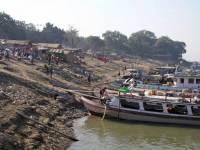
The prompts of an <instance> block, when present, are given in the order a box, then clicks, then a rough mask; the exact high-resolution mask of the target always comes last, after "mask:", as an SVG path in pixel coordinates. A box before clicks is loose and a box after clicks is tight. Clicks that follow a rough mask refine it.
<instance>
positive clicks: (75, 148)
mask: <svg viewBox="0 0 200 150" xmlns="http://www.w3.org/2000/svg"><path fill="white" fill-rule="evenodd" d="M74 130H75V134H76V136H77V137H78V139H79V140H80V141H79V142H75V143H73V144H72V145H71V147H70V148H69V150H200V128H194V127H184V126H167V125H158V124H145V123H133V122H132V123H130V122H122V121H116V120H107V119H104V120H103V121H101V118H99V117H95V116H89V117H84V118H81V119H78V120H76V121H75V122H74Z"/></svg>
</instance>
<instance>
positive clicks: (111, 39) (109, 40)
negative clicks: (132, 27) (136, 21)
mask: <svg viewBox="0 0 200 150" xmlns="http://www.w3.org/2000/svg"><path fill="white" fill-rule="evenodd" d="M102 36H103V38H104V42H105V46H106V48H108V49H115V50H117V51H121V52H122V51H123V50H124V51H127V50H128V49H129V47H128V38H127V36H126V35H124V34H122V33H120V32H119V31H114V32H112V31H106V32H105V33H103V35H102Z"/></svg>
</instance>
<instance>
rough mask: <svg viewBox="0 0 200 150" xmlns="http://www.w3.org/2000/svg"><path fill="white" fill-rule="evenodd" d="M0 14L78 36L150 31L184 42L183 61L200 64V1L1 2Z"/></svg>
mask: <svg viewBox="0 0 200 150" xmlns="http://www.w3.org/2000/svg"><path fill="white" fill-rule="evenodd" d="M0 11H1V12H2V11H3V12H5V13H7V14H9V15H11V17H13V18H14V19H16V20H21V21H26V23H34V24H35V25H37V27H38V28H42V27H43V26H44V25H45V23H46V22H51V23H53V24H54V25H56V26H58V27H60V28H63V29H68V28H69V26H73V27H75V28H76V29H78V30H79V35H81V36H89V35H96V36H101V35H102V33H104V32H105V31H107V30H111V31H114V30H117V31H120V32H121V33H123V34H125V35H127V36H130V35H131V34H132V33H134V32H137V31H140V30H143V29H145V30H150V31H152V32H154V33H155V34H156V36H157V37H160V36H162V35H164V36H168V37H170V38H171V39H173V40H177V41H183V42H185V43H186V45H187V47H186V49H187V53H186V54H185V55H184V58H185V59H187V60H192V61H200V49H199V48H200V38H199V35H200V0H0Z"/></svg>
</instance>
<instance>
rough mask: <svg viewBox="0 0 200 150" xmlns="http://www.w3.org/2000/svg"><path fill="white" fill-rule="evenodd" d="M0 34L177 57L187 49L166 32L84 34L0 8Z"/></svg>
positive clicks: (130, 53) (76, 45)
mask: <svg viewBox="0 0 200 150" xmlns="http://www.w3.org/2000/svg"><path fill="white" fill-rule="evenodd" d="M0 38H3V39H14V40H31V41H33V42H46V43H60V44H63V45H65V46H66V47H71V48H82V49H91V50H93V51H100V50H104V51H107V52H110V53H112V52H115V53H117V54H128V55H134V56H140V57H144V58H147V57H148V58H157V59H164V58H170V59H171V60H178V59H179V58H180V57H181V56H182V54H184V53H186V49H185V47H186V44H185V43H184V42H181V41H174V40H172V39H170V38H169V37H167V36H161V37H159V38H157V37H156V36H155V34H154V33H153V32H151V31H147V30H141V31H138V32H135V33H132V34H131V35H130V36H129V37H127V36H126V35H125V34H123V33H121V32H119V31H106V32H105V33H103V34H102V38H100V37H98V36H88V37H81V36H79V31H78V30H77V29H75V28H73V27H70V28H69V29H67V30H64V29H61V28H59V27H57V26H55V25H53V24H52V23H49V22H48V23H46V25H45V26H44V28H43V29H42V30H39V29H37V28H36V26H35V25H34V24H32V23H28V24H27V23H25V22H24V21H19V20H15V19H13V18H12V17H11V16H10V15H8V14H6V13H3V12H0Z"/></svg>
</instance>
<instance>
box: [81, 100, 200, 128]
mask: <svg viewBox="0 0 200 150" xmlns="http://www.w3.org/2000/svg"><path fill="white" fill-rule="evenodd" d="M81 101H82V103H83V104H84V106H85V107H86V108H87V109H88V111H89V112H91V114H95V115H102V116H103V114H105V116H106V117H112V118H117V119H122V120H128V121H141V122H151V123H164V124H179V125H195V126H200V105H199V104H195V103H178V102H169V101H158V100H144V99H137V98H134V99H133V98H131V99H127V98H126V99H124V98H123V97H119V96H118V97H112V98H111V99H110V100H108V101H107V102H106V104H105V105H104V104H101V103H100V102H99V100H98V99H90V98H87V97H81Z"/></svg>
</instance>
